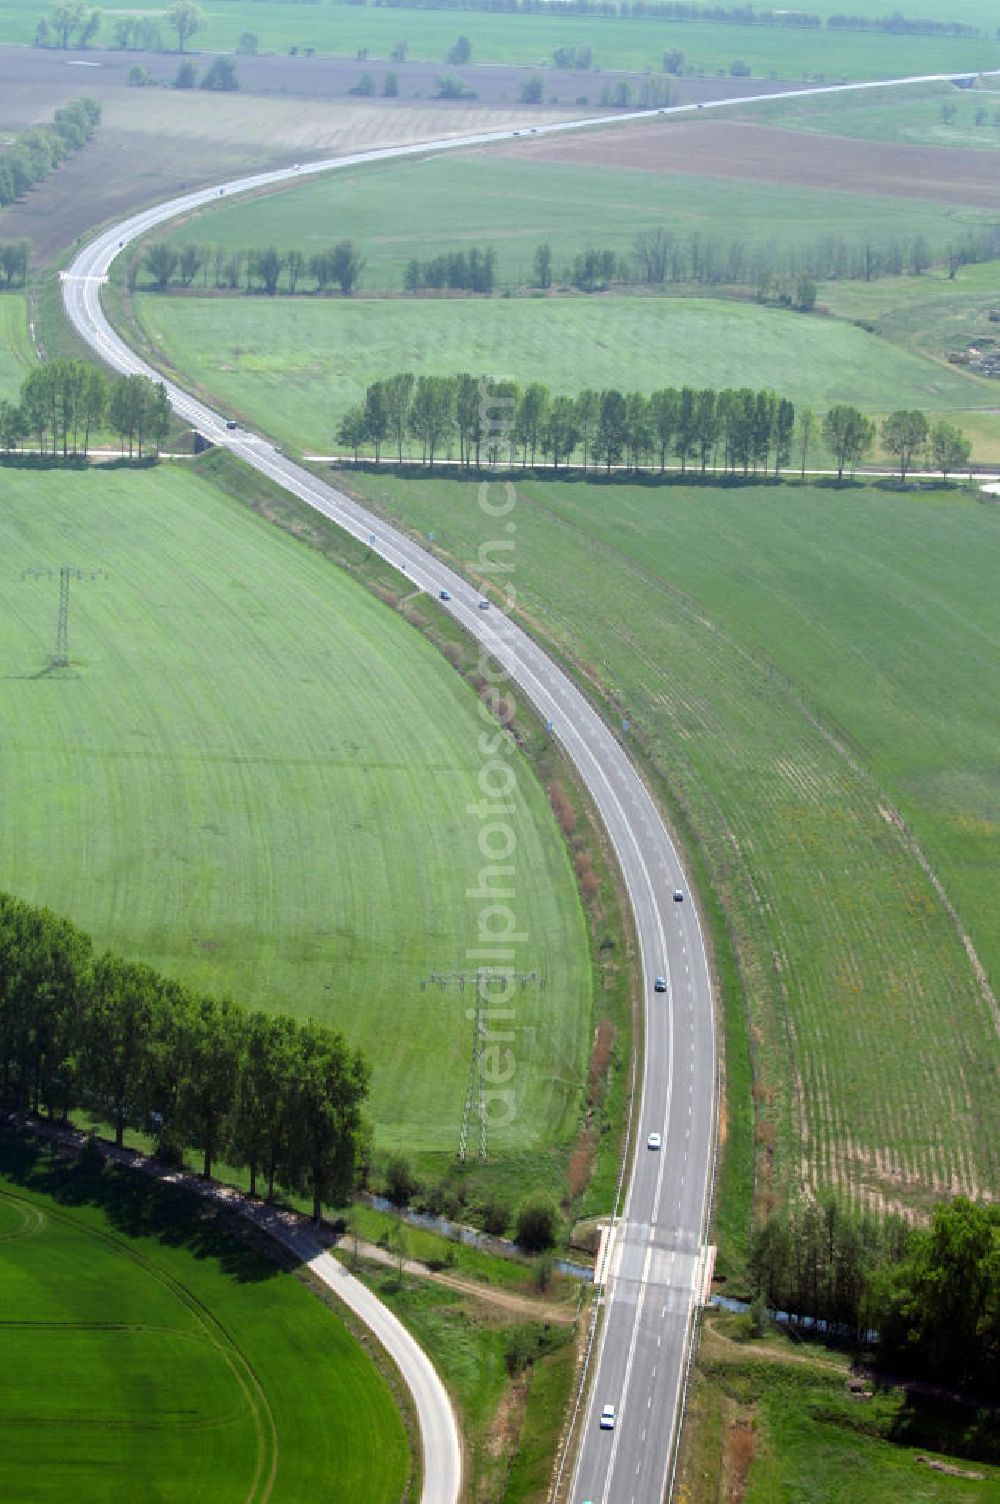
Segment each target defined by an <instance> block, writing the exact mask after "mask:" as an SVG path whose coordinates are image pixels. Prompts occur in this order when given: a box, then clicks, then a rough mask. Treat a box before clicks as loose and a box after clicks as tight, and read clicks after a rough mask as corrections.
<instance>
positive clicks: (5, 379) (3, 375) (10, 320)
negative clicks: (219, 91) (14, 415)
mask: <svg viewBox="0 0 1000 1504" xmlns="http://www.w3.org/2000/svg"><path fill="white" fill-rule="evenodd" d="M32 360H33V355H32V350H31V338H30V335H29V333H28V311H27V305H26V304H25V301H24V299H23V298H22V297H20V296H19V295H18V294H17V293H5V294H4V295H3V296H2V297H0V402H15V401H16V400H17V394H18V391H19V389H20V386H21V382H22V381H23V380H24V377H25V375H26V374H27V371H28V367H29V365H31V363H32Z"/></svg>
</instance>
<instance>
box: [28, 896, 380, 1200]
mask: <svg viewBox="0 0 1000 1504" xmlns="http://www.w3.org/2000/svg"><path fill="white" fill-rule="evenodd" d="M368 1079H369V1070H368V1065H367V1063H366V1061H365V1060H364V1059H363V1057H362V1056H361V1055H360V1054H359V1053H358V1052H357V1051H354V1050H352V1049H350V1048H349V1047H348V1045H347V1044H346V1043H345V1041H344V1039H343V1036H342V1035H341V1034H339V1033H337V1032H336V1031H335V1030H333V1029H329V1028H326V1027H324V1026H323V1025H321V1024H319V1023H315V1022H311V1021H310V1022H306V1023H299V1022H297V1021H296V1020H294V1019H292V1018H289V1017H286V1016H283V1015H281V1014H264V1013H259V1012H251V1011H250V1010H248V1009H247V1008H244V1007H242V1006H241V1005H240V1004H238V1003H235V1002H233V1001H232V1000H231V999H229V998H225V997H215V996H211V995H208V994H204V993H199V992H196V991H194V990H192V989H191V988H189V987H186V986H184V985H183V984H182V983H180V982H176V981H174V980H172V979H171V978H168V977H164V976H161V975H160V974H159V973H158V972H156V971H154V970H152V969H151V968H150V967H148V966H143V965H140V964H138V963H136V962H132V961H125V960H123V959H121V957H119V956H117V955H114V954H112V953H110V952H105V953H103V954H95V952H94V949H93V946H92V943H91V940H90V937H89V936H88V935H86V934H85V933H84V932H83V931H82V930H80V929H77V928H76V926H75V925H73V924H71V923H70V922H69V921H68V920H66V919H64V918H61V917H60V916H59V915H57V914H54V913H53V912H52V911H51V910H49V909H42V908H35V907H33V906H32V905H30V904H28V903H25V902H23V901H22V900H21V899H18V898H15V897H12V896H11V895H9V894H2V893H0V1102H2V1103H3V1104H4V1106H5V1107H6V1108H8V1109H9V1110H14V1111H20V1112H32V1113H35V1114H39V1113H42V1112H43V1111H44V1112H46V1113H48V1114H49V1116H50V1117H52V1118H54V1119H63V1120H65V1119H67V1118H68V1116H69V1114H70V1113H71V1112H72V1111H74V1110H78V1109H84V1110H86V1111H88V1112H90V1113H91V1114H93V1115H94V1117H95V1118H96V1119H97V1120H98V1121H100V1122H105V1123H108V1124H111V1125H113V1126H114V1131H115V1140H116V1143H118V1144H119V1145H121V1143H122V1142H123V1136H124V1132H125V1129H126V1127H128V1128H130V1129H134V1130H136V1131H138V1132H140V1133H145V1134H148V1135H151V1136H152V1137H153V1138H154V1139H155V1140H156V1143H157V1148H158V1152H160V1153H162V1154H163V1155H164V1156H167V1157H179V1156H181V1155H182V1154H183V1152H184V1150H185V1149H194V1150H197V1151H199V1152H200V1153H201V1155H202V1160H203V1173H204V1174H205V1175H206V1176H208V1175H210V1174H211V1172H212V1165H213V1163H214V1162H215V1161H216V1159H218V1158H220V1157H221V1158H224V1159H225V1160H226V1162H227V1163H229V1164H231V1165H235V1166H240V1167H244V1168H246V1169H247V1170H248V1171H249V1176H250V1192H251V1195H253V1194H255V1193H256V1190H257V1183H258V1179H259V1178H260V1177H263V1179H264V1180H265V1182H266V1187H267V1196H268V1198H269V1199H270V1197H271V1196H272V1195H273V1193H274V1189H275V1186H276V1185H278V1186H281V1187H283V1188H284V1189H285V1190H286V1191H289V1192H291V1193H294V1194H296V1195H309V1196H311V1198H312V1203H313V1214H314V1216H315V1217H316V1218H317V1220H318V1219H319V1217H320V1215H321V1210H322V1207H323V1205H324V1204H326V1205H337V1204H339V1203H342V1202H343V1201H344V1200H345V1199H347V1197H348V1196H349V1195H350V1193H351V1191H352V1190H353V1188H354V1182H355V1171H356V1164H357V1161H358V1157H359V1153H360V1150H361V1146H362V1143H363V1141H364V1139H365V1134H366V1128H365V1123H364V1119H363V1117H362V1104H363V1102H364V1098H365V1095H366V1092H367V1088H368Z"/></svg>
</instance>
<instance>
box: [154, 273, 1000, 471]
mask: <svg viewBox="0 0 1000 1504" xmlns="http://www.w3.org/2000/svg"><path fill="white" fill-rule="evenodd" d="M136 306H137V310H138V314H139V318H140V320H141V323H142V325H143V328H144V330H145V331H146V333H147V334H148V335H149V336H150V337H151V339H152V341H153V343H154V345H155V346H156V347H157V349H158V350H160V351H161V352H162V353H163V355H164V356H165V358H166V360H167V361H168V362H169V364H170V365H171V366H173V367H174V368H175V369H176V370H178V371H180V372H184V373H185V375H187V376H190V378H191V379H192V380H193V381H194V382H195V383H197V384H198V385H199V386H201V387H203V388H206V389H208V390H209V391H211V392H213V393H215V394H216V395H217V396H218V397H219V398H220V399H222V400H223V401H224V402H226V403H227V404H229V405H231V406H232V407H233V409H234V410H236V411H239V412H240V413H242V414H244V415H246V417H247V419H248V420H250V421H253V422H255V423H259V424H263V425H264V426H265V427H266V428H267V429H268V431H269V432H271V433H273V434H275V435H276V436H277V437H278V438H279V439H282V440H284V441H286V442H288V443H290V444H295V445H301V446H303V447H307V448H308V447H310V446H311V447H313V448H315V449H319V450H320V452H327V451H328V450H329V447H330V445H331V444H332V442H333V434H334V432H335V430H336V427H337V424H338V423H339V421H340V418H341V417H342V416H343V414H344V412H345V411H346V410H347V408H348V407H350V406H351V405H352V404H353V403H355V402H357V401H358V399H359V398H360V397H362V396H363V395H364V389H365V386H366V385H367V383H368V382H370V381H375V380H377V379H378V378H379V377H383V376H388V375H391V374H392V373H393V372H394V371H398V370H410V371H415V372H416V373H417V374H420V373H424V372H427V373H438V374H447V373H454V372H457V371H463V370H465V371H473V372H489V373H491V374H493V375H496V376H504V375H512V376H515V377H517V378H518V379H519V380H521V381H530V380H538V381H544V382H546V383H547V384H548V385H549V386H551V387H552V389H553V390H554V391H564V392H570V393H575V392H577V391H579V390H580V388H581V386H583V385H588V386H594V387H596V388H598V389H600V388H601V387H603V386H617V387H619V388H621V389H624V390H644V391H652V390H654V389H655V388H656V387H659V386H679V385H681V384H683V383H690V384H693V385H695V386H715V387H725V386H744V385H754V386H768V387H773V388H774V389H775V390H776V391H780V392H782V393H783V394H786V395H788V396H790V397H791V398H792V399H793V400H794V401H796V402H805V403H808V404H810V405H812V406H814V407H816V408H819V409H824V410H825V408H826V407H827V406H829V405H830V404H832V403H835V402H853V403H857V404H858V405H859V406H860V407H862V408H865V409H867V410H869V411H873V412H877V411H884V410H885V408H886V407H887V405H888V404H889V403H890V402H891V403H892V404H893V405H894V406H900V407H903V406H914V407H923V408H928V409H934V410H936V411H957V412H961V411H964V410H966V409H969V408H974V407H988V406H989V405H990V398H991V397H992V395H993V394H992V392H991V390H990V387H989V385H988V383H986V382H981V381H977V380H975V379H973V378H971V377H968V376H966V375H964V374H962V373H961V372H959V371H956V370H954V369H952V368H950V367H948V366H946V365H938V364H935V363H932V362H931V361H930V360H927V359H925V358H923V357H921V356H918V355H915V354H912V353H910V352H909V351H905V350H899V349H897V348H896V347H895V346H893V345H891V344H889V342H888V341H885V340H881V339H877V338H873V337H872V336H871V335H869V334H866V333H864V332H863V331H861V330H860V329H857V328H854V327H852V326H851V325H850V324H847V323H843V322H839V321H835V320H832V319H823V318H819V317H804V316H802V315H801V314H797V313H793V312H787V311H780V310H776V309H772V308H763V307H760V306H758V305H757V304H755V303H750V302H746V303H743V302H723V301H717V300H711V299H707V298H669V297H642V296H614V297H608V298H600V297H596V298H587V297H584V296H576V297H571V298H566V299H560V298H547V299H544V300H535V299H517V300H513V299H511V300H504V299H494V300H490V301H478V300H475V299H468V298H463V299H458V300H452V299H431V300H419V299H418V300H414V301H410V300H402V299H395V300H392V301H384V300H383V301H366V300H360V301H359V300H356V299H355V300H351V301H340V300H331V301H322V302H316V301H313V300H311V299H308V298H296V299H287V298H286V299H263V298H252V299H251V298H243V299H189V298H165V297H162V296H160V295H158V294H156V293H149V294H146V295H143V296H140V297H138V298H137V299H136Z"/></svg>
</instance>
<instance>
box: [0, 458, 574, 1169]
mask: <svg viewBox="0 0 1000 1504" xmlns="http://www.w3.org/2000/svg"><path fill="white" fill-rule="evenodd" d="M0 474H2V486H3V498H4V500H3V533H4V561H5V582H4V601H5V608H6V609H5V611H4V614H3V624H2V627H0V652H2V660H3V664H4V670H3V672H4V678H3V683H2V689H0V719H2V723H3V726H4V729H5V735H4V738H3V747H2V752H0V786H2V787H3V789H4V810H5V818H4V821H3V827H2V833H0V886H2V887H4V888H8V889H11V890H13V891H14V892H16V893H18V894H20V895H21V896H23V897H25V898H27V899H29V900H30V901H32V902H44V903H46V904H49V905H50V906H51V907H53V908H55V909H56V910H58V911H60V912H63V913H66V914H68V915H70V916H71V917H72V918H73V919H74V920H75V921H76V922H77V923H79V924H80V925H82V926H83V927H84V928H85V929H87V930H89V931H91V932H92V933H93V934H94V935H95V938H96V940H97V941H98V943H99V944H102V945H105V944H106V945H111V946H113V947H116V948H118V949H119V950H121V951H123V952H125V953H127V954H129V955H133V956H137V957H140V958H142V959H144V960H146V961H148V962H150V963H152V964H153V965H156V966H158V967H161V968H162V969H164V970H165V971H167V972H169V973H171V974H173V975H177V976H179V977H182V978H184V979H186V980H187V981H188V982H190V983H192V984H194V985H197V986H199V987H205V988H208V989H218V990H226V991H229V992H231V993H232V994H233V995H235V996H236V997H238V998H239V999H241V1000H243V1001H245V1002H246V1003H249V1004H256V1005H261V1006H264V1007H267V1008H281V1009H285V1010H287V1011H290V1012H292V1013H295V1014H300V1015H301V1014H306V1013H308V1014H311V1015H314V1016H317V1017H320V1018H323V1019H324V1020H326V1021H328V1022H330V1023H332V1024H334V1025H337V1026H339V1027H341V1028H343V1029H344V1031H345V1032H346V1034H347V1035H348V1037H349V1039H350V1040H351V1041H352V1042H353V1043H354V1044H356V1045H359V1046H361V1047H362V1048H363V1049H364V1050H365V1052H366V1053H367V1055H368V1056H369V1058H370V1059H371V1060H372V1062H373V1066H374V1076H373V1083H372V1091H371V1098H370V1109H371V1114H372V1117H373V1119H374V1121H375V1124H376V1133H377V1143H378V1145H379V1146H381V1147H387V1146H393V1147H397V1146H404V1145H405V1146H406V1147H407V1148H408V1149H410V1150H411V1151H413V1152H415V1153H422V1152H431V1151H433V1152H438V1153H440V1154H442V1155H444V1156H446V1157H447V1156H449V1155H450V1154H453V1153H454V1151H455V1149H456V1148H457V1142H458V1132H459V1126H460V1123H461V1117H462V1106H463V1101H464V1094H465V1085H466V1076H467V1071H468V1059H469V1049H470V1039H471V1032H470V1024H469V1022H468V1019H467V1013H466V1009H467V1006H468V994H467V993H463V992H462V991H460V990H459V988H458V987H457V986H453V987H451V988H448V989H445V990H442V989H440V988H437V987H434V988H428V990H427V991H424V990H423V988H422V986H421V983H422V981H423V979H425V978H426V977H427V976H428V975H429V974H430V973H431V972H436V973H440V972H450V971H456V970H459V969H461V968H463V967H465V966H467V965H468V964H470V963H469V962H467V960H466V950H467V948H469V947H475V946H477V945H478V944H479V943H480V940H479V931H478V923H479V908H480V907H481V905H477V904H476V903H474V902H472V901H471V900H470V899H469V898H468V897H467V890H468V889H476V888H477V886H478V885H479V873H480V870H481V868H482V867H483V864H484V858H483V857H482V856H481V855H480V851H479V845H478V837H479V828H480V822H479V820H478V819H477V817H475V815H473V814H469V813H468V812H467V806H469V805H473V804H476V803H477V802H478V800H479V798H480V795H479V792H478V790H479V783H478V774H479V770H480V767H481V765H482V762H483V755H482V753H481V750H480V747H479V735H480V731H481V730H482V727H483V720H482V717H481V715H480V714H479V709H478V705H477V700H476V697H475V695H474V694H473V692H472V690H471V689H470V688H469V686H468V685H467V684H465V683H464V682H463V681H462V680H461V678H460V677H459V676H458V675H457V674H455V673H454V671H453V670H452V669H451V668H450V666H449V665H448V664H447V663H446V662H445V661H444V659H443V658H442V657H441V656H440V655H439V654H438V653H437V651H436V650H435V649H433V648H432V647H431V646H430V645H429V644H428V643H427V642H426V641H425V640H424V639H423V638H422V637H420V635H419V634H418V633H416V632H415V631H413V630H412V629H411V628H410V627H409V626H408V625H407V624H406V623H405V622H404V621H402V620H401V619H400V617H399V615H398V614H395V613H393V612H392V611H390V610H388V609H387V608H386V607H385V606H383V605H382V604H380V603H379V602H378V601H376V600H375V599H373V598H372V596H371V595H370V594H368V593H367V592H366V591H365V590H364V589H363V588H362V586H361V585H360V584H359V583H357V582H356V581H354V580H352V579H350V578H349V577H348V576H347V575H346V574H345V573H344V572H343V571H341V570H338V569H336V568H334V567H333V566H332V565H331V564H329V563H328V562H327V561H326V560H325V559H323V558H322V557H321V556H320V555H319V554H317V553H314V552H311V551H310V550H308V549H306V548H305V547H304V546H303V545H302V544H300V543H298V542H297V541H295V540H294V539H291V538H289V537H288V536H287V535H285V534H282V533H280V532H278V531H277V530H275V529H274V528H272V527H271V526H270V525H269V524H268V523H266V522H265V521H263V520H261V519H260V518H258V517H256V516H254V515H252V514H250V513H249V512H248V511H247V510H245V509H244V508H242V507H241V506H240V505H239V504H238V503H236V502H234V501H231V500H230V499H228V498H227V497H225V496H223V495H222V494H220V493H219V492H218V491H217V490H216V489H215V488H214V487H212V486H210V485H209V484H207V483H206V482H205V481H204V480H202V479H200V478H199V477H198V475H197V473H196V472H193V471H192V469H191V468H189V467H182V466H176V467H171V468H167V467H163V466H161V467H160V468H158V469H154V470H146V471H138V472H137V471H134V470H125V469H117V470H116V469H111V470H107V469H104V470H100V471H97V470H93V471H90V472H87V473H77V474H72V475H66V474H65V473H59V472H58V471H31V472H29V471H25V470H19V469H16V468H7V469H4V470H3V471H2V472H0ZM362 552H363V551H362V550H361V549H360V548H359V549H358V555H359V557H360V556H361V554H362ZM63 562H70V563H73V564H75V565H78V566H81V567H83V568H85V569H98V568H99V569H103V570H105V571H106V572H107V577H106V578H101V579H97V580H94V581H90V580H87V581H80V582H79V583H77V582H74V583H73V585H72V588H71V604H70V651H71V658H72V666H71V668H70V669H69V670H68V671H65V672H58V673H52V672H49V671H48V670H47V662H48V654H49V653H50V652H51V648H52V642H53V636H54V632H55V621H56V604H57V595H58V584H57V582H56V581H53V580H51V579H46V578H44V577H43V578H33V577H29V578H27V579H22V578H21V571H22V570H23V569H30V568H33V567H37V566H40V565H56V566H58V565H59V564H61V563H63ZM429 609H433V608H429ZM512 767H513V769H514V772H515V775H516V790H515V793H514V794H513V795H512V796H511V802H512V803H513V804H514V806H515V808H514V813H513V815H512V817H511V820H512V828H513V833H514V839H515V841H516V847H515V853H514V855H513V856H512V858H511V860H512V862H513V863H514V865H515V880H514V886H515V889H516V900H515V901H513V903H512V906H513V907H514V909H515V911H516V918H517V921H518V929H519V930H520V931H524V932H525V933H526V935H527V937H528V938H527V940H526V941H525V942H524V943H523V944H522V943H520V942H518V943H517V944H516V945H515V949H516V951H517V958H516V964H517V965H518V967H519V968H520V969H522V970H524V971H532V970H535V971H537V972H538V973H539V974H540V975H541V976H542V977H544V980H545V985H544V987H535V988H529V989H526V990H525V991H524V992H523V993H521V994H519V1001H518V1003H517V1004H514V1005H512V1006H514V1007H515V1008H516V1019H515V1020H514V1021H513V1022H512V1023H511V1025H510V1027H511V1029H512V1030H513V1031H514V1033H515V1040H514V1043H513V1044H512V1046H511V1048H512V1050H513V1052H514V1054H515V1057H516V1062H517V1069H516V1073H515V1077H514V1080H513V1082H512V1086H511V1090H513V1091H514V1093H515V1108H516V1111H515V1116H514V1120H513V1121H512V1122H511V1123H510V1125H509V1126H508V1127H506V1128H503V1129H501V1130H498V1131H497V1132H496V1133H495V1134H494V1137H493V1140H492V1143H491V1148H492V1150H493V1152H494V1153H495V1154H496V1155H498V1156H499V1158H500V1159H501V1161H503V1160H504V1158H505V1156H510V1157H514V1156H520V1160H519V1163H522V1164H523V1165H525V1166H528V1167H529V1168H528V1170H527V1171H526V1173H529V1174H536V1175H540V1174H542V1173H543V1170H542V1169H541V1168H540V1167H541V1166H545V1167H551V1166H553V1165H555V1161H556V1158H557V1157H558V1148H559V1146H560V1145H563V1144H565V1142H566V1140H567V1138H571V1137H572V1135H573V1133H574V1132H575V1129H576V1125H577V1116H578V1112H579V1106H580V1101H581V1089H582V1087H583V1085H584V1083H585V1079H586V1059H587V1050H588V1043H589V1038H590V1032H591V1027H592V1025H591V981H590V960H589V953H588V947H587V941H586V935H585V933H584V927H583V919H582V913H581V909H580V904H579V901H578V897H577V892H576V886H575V880H574V877H573V875H572V871H571V868H570V864H569V860H568V857H567V854H566V851H565V848H564V846H563V844H562V841H561V838H560V836H559V834H558V831H557V828H556V825H555V821H554V818H553V816H552V813H551V811H550V809H549V806H548V802H547V799H546V796H545V794H544V792H543V790H542V789H541V787H540V786H539V784H538V783H537V781H536V780H535V778H534V776H533V775H532V773H531V771H530V769H529V767H528V765H527V763H526V762H524V761H523V760H522V759H521V758H520V756H515V757H514V758H513V761H512ZM488 922H489V923H494V922H495V921H488ZM531 1166H534V1169H533V1170H532V1169H531V1168H530V1167H531ZM546 1173H550V1174H551V1173H555V1174H558V1169H556V1170H555V1171H551V1170H549V1171H546Z"/></svg>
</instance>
